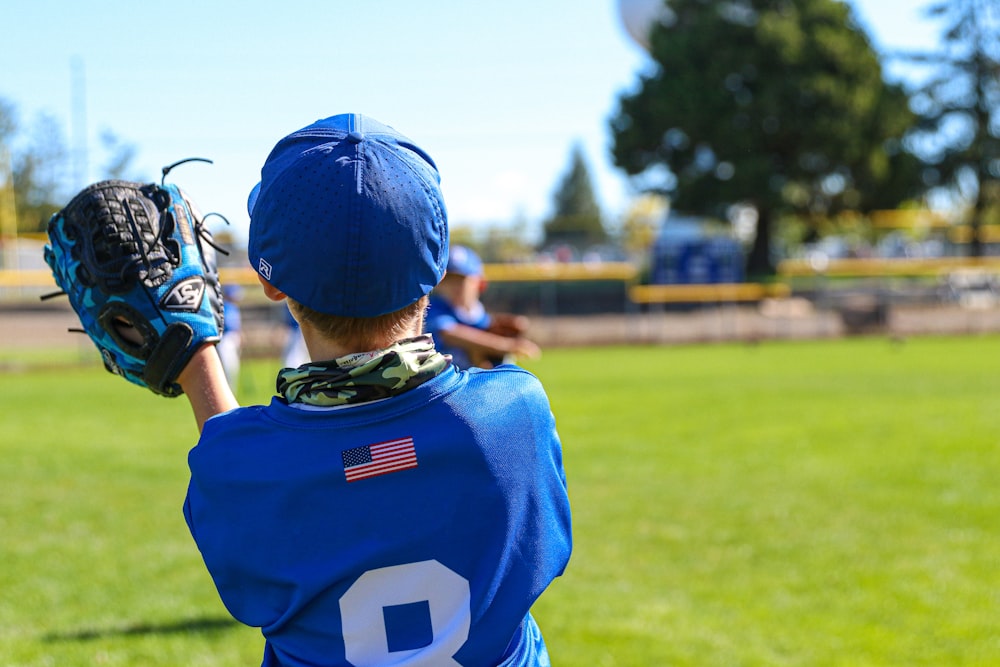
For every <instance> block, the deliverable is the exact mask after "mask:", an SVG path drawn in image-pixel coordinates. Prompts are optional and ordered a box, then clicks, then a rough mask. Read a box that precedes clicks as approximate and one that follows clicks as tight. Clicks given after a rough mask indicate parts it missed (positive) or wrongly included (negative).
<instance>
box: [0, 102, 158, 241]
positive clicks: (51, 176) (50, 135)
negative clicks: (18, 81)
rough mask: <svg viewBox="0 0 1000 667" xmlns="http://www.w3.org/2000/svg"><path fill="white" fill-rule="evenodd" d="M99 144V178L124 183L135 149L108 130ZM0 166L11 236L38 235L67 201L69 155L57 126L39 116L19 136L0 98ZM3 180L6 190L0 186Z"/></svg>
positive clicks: (12, 108)
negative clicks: (9, 199) (8, 195)
mask: <svg viewBox="0 0 1000 667" xmlns="http://www.w3.org/2000/svg"><path fill="white" fill-rule="evenodd" d="M101 143H102V147H103V149H104V153H105V154H106V157H107V162H106V163H105V164H103V165H102V166H101V167H100V173H101V176H100V178H126V179H127V178H129V177H130V174H131V172H132V171H133V169H132V166H131V165H132V160H133V159H134V157H135V152H136V151H135V147H134V146H133V145H132V144H130V143H128V142H125V141H123V140H121V139H119V138H118V137H117V136H116V135H115V134H114V133H113V132H111V131H110V130H105V131H103V132H102V134H101ZM0 160H3V163H2V164H0V188H8V187H9V188H10V189H11V190H12V191H13V199H14V211H15V215H16V218H17V230H18V231H19V232H38V231H43V230H44V229H45V226H46V224H47V223H48V220H49V218H50V217H51V216H52V214H53V213H55V212H56V211H58V210H59V209H60V208H61V207H62V206H63V205H65V204H66V202H67V201H68V199H69V198H70V197H72V195H73V188H74V184H73V183H72V180H73V179H72V178H71V177H70V171H71V168H70V162H71V151H70V149H69V148H68V142H67V141H66V137H65V134H64V133H63V130H62V125H61V123H60V122H59V121H58V119H56V118H55V117H54V116H52V115H51V114H47V113H40V114H38V116H37V117H36V118H35V119H34V122H33V123H32V124H31V125H30V126H29V127H28V128H27V129H26V130H23V129H22V124H21V122H20V119H19V118H18V112H17V107H16V105H15V104H14V103H12V102H10V101H8V100H5V99H3V98H0ZM8 172H9V173H8ZM7 178H10V180H11V183H10V184H8V183H6V182H4V181H5V180H6V179H7ZM132 178H133V180H142V179H136V178H135V177H134V176H133V177H132ZM0 215H4V213H3V212H0Z"/></svg>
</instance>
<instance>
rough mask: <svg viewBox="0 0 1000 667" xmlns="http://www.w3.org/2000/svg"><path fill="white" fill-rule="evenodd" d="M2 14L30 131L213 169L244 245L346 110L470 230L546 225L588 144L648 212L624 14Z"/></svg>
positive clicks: (75, 6) (507, 3) (929, 33)
mask: <svg viewBox="0 0 1000 667" xmlns="http://www.w3.org/2000/svg"><path fill="white" fill-rule="evenodd" d="M2 1H3V5H4V7H5V9H4V11H3V13H2V15H3V17H4V21H3V23H4V28H3V38H2V40H0V97H2V98H5V99H7V100H8V101H10V102H13V103H14V104H15V105H16V106H17V108H18V110H19V113H20V120H21V122H22V125H24V126H30V125H31V124H32V123H33V122H34V120H35V117H36V116H37V115H38V114H39V113H43V112H44V113H47V114H50V115H52V116H53V117H55V118H56V119H57V120H58V121H59V122H60V124H61V125H62V127H63V128H64V132H65V138H66V141H67V143H68V144H69V145H70V146H71V147H79V146H81V145H83V143H84V142H83V141H82V139H83V138H85V145H86V149H87V150H86V156H87V163H88V164H89V169H90V171H89V173H88V175H87V178H86V179H85V180H92V179H96V178H97V177H98V176H100V170H99V167H100V165H101V164H102V163H104V162H106V160H107V154H106V152H105V151H104V150H103V148H102V146H101V142H100V140H99V137H100V134H101V132H102V131H104V130H111V131H113V132H114V133H115V134H116V135H118V136H119V137H120V138H121V139H123V140H125V141H127V142H129V143H132V144H134V145H135V146H136V148H137V150H138V153H137V156H136V160H135V162H134V164H135V167H136V169H137V171H138V172H139V173H138V174H136V175H137V176H142V177H144V178H147V179H158V178H159V170H160V167H162V166H163V165H166V164H169V163H171V162H174V161H176V160H178V159H181V158H185V157H189V156H200V157H206V158H210V159H212V160H214V164H213V165H205V164H192V165H187V166H184V167H181V168H179V170H178V171H175V172H174V173H173V174H172V178H171V180H173V181H174V182H177V183H178V184H180V185H181V186H182V187H184V188H185V189H187V190H188V191H189V192H190V193H191V195H192V197H193V198H194V199H195V200H196V201H197V203H198V204H199V206H200V207H201V208H202V210H203V211H205V212H208V211H218V212H220V213H222V214H224V215H225V216H226V217H228V218H229V219H230V220H231V222H232V223H233V225H234V227H235V228H236V230H237V231H238V232H240V233H244V232H245V229H246V225H247V224H248V221H247V214H246V207H245V203H246V195H247V193H248V192H249V190H250V188H251V187H252V186H253V185H254V183H256V182H257V180H258V175H259V171H260V166H261V164H262V163H263V160H264V158H265V157H266V155H267V153H268V152H269V151H270V149H271V147H272V146H273V145H274V143H275V142H276V141H277V140H278V139H280V138H281V137H282V136H284V135H285V134H287V133H289V132H291V131H293V130H295V129H298V128H300V127H302V126H304V125H307V124H309V123H311V122H312V121H314V120H316V119H318V118H321V117H326V116H329V115H332V114H335V113H342V112H360V113H365V114H368V115H371V116H373V117H375V118H377V119H379V120H381V121H383V122H386V123H388V124H390V125H393V126H394V127H396V128H397V129H398V130H400V131H401V132H403V133H404V134H407V135H409V136H410V137H411V138H412V139H414V140H415V141H416V142H417V143H419V144H421V145H422V146H423V147H424V148H425V149H426V150H427V151H428V152H429V153H430V154H431V155H432V156H433V157H434V159H435V161H436V162H437V164H438V167H439V169H440V171H441V174H442V187H443V189H444V193H445V197H446V201H447V203H448V207H449V213H450V216H451V220H452V223H453V224H456V225H476V226H483V225H487V224H509V223H510V222H511V221H512V220H514V219H515V218H516V217H519V216H520V217H522V218H523V219H525V220H526V221H527V222H528V223H529V225H530V226H531V227H532V228H535V227H536V226H537V225H538V224H539V223H540V220H541V219H542V218H544V216H546V215H547V214H548V213H549V212H550V206H551V201H552V193H553V191H554V190H555V187H556V184H557V182H558V180H559V178H560V177H561V175H562V174H563V173H564V172H565V170H566V167H567V165H568V160H569V153H570V148H571V147H572V145H573V144H574V142H580V143H581V145H582V146H583V149H584V153H585V156H586V158H587V160H588V163H589V164H590V167H591V170H592V172H593V176H594V179H595V188H596V190H597V194H598V197H599V199H600V201H601V204H602V206H603V207H604V210H605V211H606V213H607V214H608V215H609V216H610V217H612V218H615V217H617V216H618V215H620V214H621V213H622V212H623V210H624V209H625V208H626V206H627V204H628V201H629V199H630V196H631V193H630V191H629V188H628V184H627V182H626V180H625V178H624V176H623V175H622V173H621V172H619V171H617V170H616V169H615V168H614V167H613V166H612V164H611V160H610V157H609V155H608V146H609V141H610V139H609V133H608V130H607V119H608V118H609V117H610V115H612V113H613V112H614V109H615V102H616V98H617V96H618V95H619V94H620V93H621V92H622V91H623V90H627V89H629V88H631V87H632V86H633V85H634V84H635V83H636V80H637V76H638V74H639V73H640V72H641V71H642V69H643V68H644V67H645V66H646V59H645V54H644V53H643V52H642V51H641V50H640V49H639V48H638V47H636V46H635V45H634V44H633V43H632V42H631V41H630V39H629V38H628V37H627V35H626V33H625V31H624V29H623V28H622V24H621V22H620V20H619V15H618V9H617V3H616V0H543V1H541V2H539V1H538V0H504V2H475V1H471V0H432V1H429V2H414V1H413V0H368V2H364V3H362V2H350V3H348V2H343V1H342V0H282V1H279V2H273V1H270V2H260V1H258V0H250V1H245V2H242V3H229V2H225V3H224V2H211V1H210V0H198V1H194V0H174V1H172V2H165V3H155V4H148V3H147V4H143V3H136V2H134V0H129V1H128V2H125V1H123V0H112V1H100V0H95V2H65V1H64V0H31V1H30V2H16V1H15V0H2ZM851 4H853V5H854V6H855V7H856V9H857V10H858V12H859V15H860V18H861V20H862V23H863V24H864V25H865V26H866V27H867V28H868V29H869V33H870V34H871V35H872V37H873V39H874V42H875V44H876V46H878V47H898V46H921V45H922V46H925V47H926V46H931V45H933V43H934V40H935V39H936V35H937V29H936V27H935V26H933V25H931V24H929V23H928V22H927V21H926V20H924V19H923V18H922V14H921V11H920V10H921V8H923V7H924V6H926V4H927V0H852V3H851ZM74 62H75V63H78V65H77V66H74V64H73V63H74ZM74 71H77V72H82V78H81V77H74V74H73V73H74ZM74 81H77V82H80V81H82V82H83V86H82V87H80V86H77V87H76V88H74ZM74 90H77V91H80V90H82V91H83V93H84V94H83V96H82V97H81V96H80V95H76V96H74ZM81 100H82V102H81ZM81 120H82V121H83V122H82V123H81V122H80V121H81ZM81 125H82V126H85V128H86V131H85V133H84V132H81V131H80V127H81ZM70 176H71V177H72V175H70ZM81 185H82V184H81Z"/></svg>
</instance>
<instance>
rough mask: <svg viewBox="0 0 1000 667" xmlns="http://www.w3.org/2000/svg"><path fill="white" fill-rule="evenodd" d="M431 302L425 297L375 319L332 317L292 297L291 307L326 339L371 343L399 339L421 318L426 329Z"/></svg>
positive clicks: (290, 300) (296, 316) (299, 318)
mask: <svg viewBox="0 0 1000 667" xmlns="http://www.w3.org/2000/svg"><path fill="white" fill-rule="evenodd" d="M428 302H429V299H428V297H426V296H423V297H420V299H418V300H417V301H415V302H413V303H411V304H410V305H408V306H404V307H403V308H400V309H399V310H395V311H393V312H391V313H386V314H384V315H376V316H375V317H344V316H341V315H328V314H326V313H321V312H319V311H316V310H313V309H312V308H309V307H308V306H303V305H302V304H301V303H299V302H298V301H295V300H294V299H292V298H291V297H289V298H288V307H289V309H290V310H291V311H292V314H293V315H294V316H295V319H297V320H298V321H299V322H300V323H301V322H308V323H309V325H310V326H312V328H314V329H316V331H317V332H319V333H320V334H322V335H323V336H324V337H326V338H329V339H331V340H335V341H337V342H339V343H342V344H343V343H348V344H349V343H357V342H364V341H369V340H393V341H395V340H399V339H401V338H403V337H404V334H405V333H406V332H407V330H408V329H409V328H410V326H411V325H412V324H413V321H414V320H415V319H419V321H420V323H421V326H420V327H419V328H420V329H421V330H422V329H423V320H424V313H425V312H426V311H427V304H428Z"/></svg>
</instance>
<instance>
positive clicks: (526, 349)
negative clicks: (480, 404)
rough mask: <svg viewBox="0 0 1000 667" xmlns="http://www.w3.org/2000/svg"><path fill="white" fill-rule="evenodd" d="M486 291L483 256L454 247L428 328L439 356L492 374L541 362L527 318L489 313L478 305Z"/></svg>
mask: <svg viewBox="0 0 1000 667" xmlns="http://www.w3.org/2000/svg"><path fill="white" fill-rule="evenodd" d="M485 286H486V283H485V282H484V278H483V262H482V260H481V259H479V255H477V254H476V253H475V252H473V251H472V250H471V249H470V248H467V247H465V246H459V245H453V246H451V249H450V250H449V253H448V266H447V273H446V274H445V277H444V279H442V280H441V282H440V284H439V285H438V286H437V287H436V288H435V289H434V291H433V292H432V293H431V302H430V308H428V310H427V318H426V323H425V326H424V329H425V331H427V332H428V333H430V334H432V335H433V336H434V340H435V342H436V343H437V349H438V351H439V352H441V353H442V354H448V355H450V356H451V358H452V362H453V363H454V364H455V365H456V366H459V367H460V368H471V367H473V366H478V367H480V368H493V367H494V366H496V365H498V364H501V363H503V362H504V360H506V359H509V358H511V357H528V358H531V359H534V358H536V357H538V356H539V355H540V354H541V350H540V349H539V348H538V346H537V345H536V344H535V343H534V342H532V341H531V340H529V339H528V338H527V337H525V332H526V331H527V329H528V320H527V318H526V317H524V316H523V315H513V314H511V313H487V312H486V308H485V306H483V302H482V301H480V299H479V295H480V294H481V293H482V292H483V289H484V288H485Z"/></svg>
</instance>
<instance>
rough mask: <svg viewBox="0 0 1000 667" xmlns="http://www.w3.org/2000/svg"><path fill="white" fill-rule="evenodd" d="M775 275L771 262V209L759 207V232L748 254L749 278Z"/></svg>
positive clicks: (755, 278) (756, 278) (763, 277)
mask: <svg viewBox="0 0 1000 667" xmlns="http://www.w3.org/2000/svg"><path fill="white" fill-rule="evenodd" d="M772 276H774V264H773V263H772V262H771V211H770V210H769V209H767V208H763V207H760V206H758V207H757V234H756V235H755V236H754V239H753V245H752V246H751V247H750V254H749V255H748V256H747V279H748V280H751V281H754V280H761V279H765V278H770V277H772Z"/></svg>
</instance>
